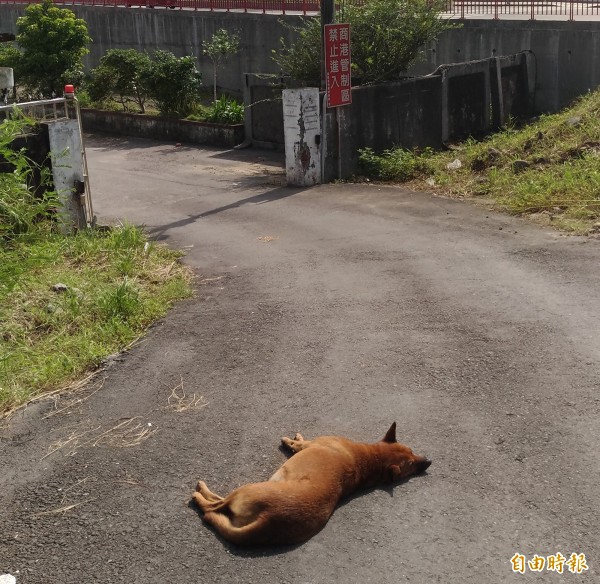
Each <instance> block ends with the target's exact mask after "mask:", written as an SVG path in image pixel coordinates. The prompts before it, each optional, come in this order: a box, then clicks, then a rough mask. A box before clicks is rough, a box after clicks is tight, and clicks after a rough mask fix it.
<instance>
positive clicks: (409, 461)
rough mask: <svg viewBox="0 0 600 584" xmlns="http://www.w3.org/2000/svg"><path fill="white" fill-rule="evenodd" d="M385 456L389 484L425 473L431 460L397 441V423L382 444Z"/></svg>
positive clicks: (384, 462)
mask: <svg viewBox="0 0 600 584" xmlns="http://www.w3.org/2000/svg"><path fill="white" fill-rule="evenodd" d="M380 444H381V446H382V448H381V451H382V454H383V465H384V472H385V473H386V475H387V476H386V478H387V479H388V480H389V482H396V481H399V480H401V479H403V478H406V477H409V476H411V475H414V474H418V473H421V472H425V471H426V470H427V469H428V468H429V466H430V465H431V460H429V459H428V458H426V457H424V456H419V455H418V454H415V453H414V452H413V451H412V450H411V449H410V448H409V447H408V446H405V445H404V444H400V443H399V442H398V441H397V440H396V422H394V423H393V424H392V425H391V427H390V429H389V430H388V431H387V434H386V435H385V436H384V437H383V440H382V441H381V442H380Z"/></svg>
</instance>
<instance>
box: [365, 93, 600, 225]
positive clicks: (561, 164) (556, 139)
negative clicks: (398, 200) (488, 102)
mask: <svg viewBox="0 0 600 584" xmlns="http://www.w3.org/2000/svg"><path fill="white" fill-rule="evenodd" d="M599 112H600V91H596V92H593V93H590V94H588V95H586V96H584V97H582V98H581V99H579V100H578V101H577V102H576V103H575V104H574V105H573V106H572V107H571V108H568V109H566V110H564V111H562V112H559V113H557V114H553V115H545V116H541V117H540V118H539V119H537V120H535V121H534V122H533V123H530V124H528V125H525V126H523V127H520V128H517V127H516V126H514V125H511V126H510V127H507V128H504V129H503V130H502V131H501V132H498V133H496V134H494V135H492V136H490V137H488V138H487V139H485V140H482V141H475V140H472V139H470V140H466V141H465V142H463V143H461V144H457V145H455V146H453V147H452V149H450V150H449V151H445V152H437V153H432V152H431V151H427V152H424V153H422V154H413V153H411V152H407V151H406V150H400V149H394V150H390V151H386V152H384V153H383V154H382V155H380V156H377V155H375V154H374V153H373V152H372V151H369V150H365V151H362V152H361V172H362V174H363V175H364V176H368V177H370V178H375V179H379V180H388V181H401V182H408V181H411V186H413V187H415V188H426V189H431V187H432V186H434V187H435V190H436V192H442V193H445V194H447V195H450V196H459V197H472V196H485V197H486V201H487V202H490V201H491V202H493V203H494V204H495V205H496V206H497V207H498V208H499V209H502V210H505V211H508V212H510V213H515V214H522V215H531V216H533V217H535V218H538V217H540V214H543V215H544V216H545V217H548V220H549V222H550V223H551V224H553V225H555V226H557V227H558V228H560V229H565V230H568V231H573V232H575V233H587V232H590V231H592V230H593V229H595V227H592V224H593V223H594V222H597V221H598V218H599V217H600V116H599V115H598V113H599ZM455 159H458V160H460V162H461V165H460V167H459V168H456V167H454V168H453V166H452V165H451V166H450V167H449V166H448V165H449V163H451V162H453V161H454V160H455ZM425 177H427V179H428V180H427V182H425V181H423V179H424V178H425Z"/></svg>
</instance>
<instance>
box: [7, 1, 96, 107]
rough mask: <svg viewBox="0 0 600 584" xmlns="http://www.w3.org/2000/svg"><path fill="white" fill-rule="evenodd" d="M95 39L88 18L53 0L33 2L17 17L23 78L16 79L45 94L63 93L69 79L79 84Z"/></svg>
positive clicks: (20, 65) (20, 68) (70, 81)
mask: <svg viewBox="0 0 600 584" xmlns="http://www.w3.org/2000/svg"><path fill="white" fill-rule="evenodd" d="M91 40H92V39H91V38H90V36H89V34H88V30H87V25H86V23H85V21H84V20H82V19H80V18H76V17H75V14H74V13H73V12H72V11H71V10H67V9H62V8H57V7H55V6H54V5H53V4H52V1H51V0H44V1H43V2H42V3H41V4H30V5H29V6H28V7H27V9H26V10H25V16H22V17H21V18H19V19H17V42H18V44H19V46H20V47H21V49H22V55H21V57H20V59H19V70H20V74H21V76H22V79H17V80H16V81H18V82H19V83H20V84H24V85H26V86H28V87H29V88H31V89H33V90H35V91H39V92H41V93H42V94H43V95H45V96H50V95H51V94H52V93H53V92H54V93H56V94H58V93H61V92H62V88H63V86H64V84H65V83H73V84H79V83H80V82H81V80H82V78H83V62H82V58H83V56H84V55H86V54H87V53H88V49H87V45H88V43H90V42H91Z"/></svg>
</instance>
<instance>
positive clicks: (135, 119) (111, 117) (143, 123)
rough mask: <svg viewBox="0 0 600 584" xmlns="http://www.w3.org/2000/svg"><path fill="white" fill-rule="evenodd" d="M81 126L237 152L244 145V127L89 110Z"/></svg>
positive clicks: (241, 125)
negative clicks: (238, 146) (236, 148)
mask: <svg viewBox="0 0 600 584" xmlns="http://www.w3.org/2000/svg"><path fill="white" fill-rule="evenodd" d="M81 123H82V125H83V129H84V130H85V131H86V132H107V133H109V134H118V135H123V136H136V137H138V138H152V139H155V140H165V141H173V142H189V143H191V144H206V145H211V146H223V147H225V148H233V147H234V146H237V145H238V144H241V143H242V142H243V141H244V126H243V124H235V125H224V124H209V123H207V122H193V121H191V120H176V119H171V118H159V117H157V116H146V115H142V114H130V113H125V112H107V111H101V110H94V109H87V108H86V109H82V110H81Z"/></svg>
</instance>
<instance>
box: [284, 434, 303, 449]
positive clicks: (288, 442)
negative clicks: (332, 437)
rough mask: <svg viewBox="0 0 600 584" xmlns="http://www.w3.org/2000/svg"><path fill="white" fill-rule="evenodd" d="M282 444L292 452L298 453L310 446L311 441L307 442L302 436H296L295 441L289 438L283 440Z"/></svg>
mask: <svg viewBox="0 0 600 584" xmlns="http://www.w3.org/2000/svg"><path fill="white" fill-rule="evenodd" d="M281 443H282V444H283V445H284V446H286V447H287V448H289V449H290V450H291V451H292V452H294V453H296V452H300V451H301V450H304V449H305V448H307V447H308V446H309V445H310V440H305V439H304V438H303V437H302V434H296V435H295V436H294V439H293V440H292V438H287V437H284V438H282V439H281Z"/></svg>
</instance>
